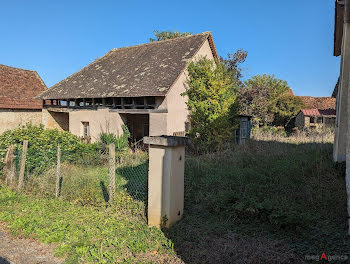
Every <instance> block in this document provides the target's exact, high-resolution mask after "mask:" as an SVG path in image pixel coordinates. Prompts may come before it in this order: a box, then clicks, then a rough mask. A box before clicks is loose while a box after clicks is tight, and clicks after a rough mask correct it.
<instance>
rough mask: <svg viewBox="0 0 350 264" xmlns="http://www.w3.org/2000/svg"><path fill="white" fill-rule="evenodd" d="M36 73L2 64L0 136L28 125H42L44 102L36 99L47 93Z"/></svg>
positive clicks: (0, 71)
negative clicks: (7, 131)
mask: <svg viewBox="0 0 350 264" xmlns="http://www.w3.org/2000/svg"><path fill="white" fill-rule="evenodd" d="M46 90H47V88H46V85H45V83H44V82H43V81H42V79H41V78H40V76H39V75H38V73H37V72H36V71H29V70H23V69H19V68H14V67H10V66H6V65H1V64H0V134H1V133H2V132H4V131H6V130H10V129H15V128H17V127H20V126H23V125H25V124H27V123H31V124H33V125H40V124H41V123H42V113H41V112H42V108H43V102H42V100H37V99H34V98H35V97H36V96H38V95H39V94H41V93H42V92H43V91H46Z"/></svg>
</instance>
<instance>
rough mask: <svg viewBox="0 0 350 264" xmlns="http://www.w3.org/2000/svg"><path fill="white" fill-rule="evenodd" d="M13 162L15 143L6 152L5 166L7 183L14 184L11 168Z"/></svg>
mask: <svg viewBox="0 0 350 264" xmlns="http://www.w3.org/2000/svg"><path fill="white" fill-rule="evenodd" d="M12 163H13V145H11V146H9V148H8V149H7V152H6V156H5V162H4V164H5V166H4V173H5V176H6V183H7V184H12V182H13V177H12V175H11V168H12Z"/></svg>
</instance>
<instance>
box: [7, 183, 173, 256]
mask: <svg viewBox="0 0 350 264" xmlns="http://www.w3.org/2000/svg"><path fill="white" fill-rule="evenodd" d="M0 221H3V222H6V223H7V224H8V226H9V227H10V228H11V230H13V232H15V234H16V233H17V234H19V233H20V234H22V235H24V236H28V237H34V238H38V239H39V240H40V241H42V242H45V243H57V248H56V254H57V255H58V256H62V257H65V258H66V262H67V263H78V262H79V263H80V262H83V263H85V262H89V263H115V262H118V263H137V262H139V258H138V256H144V255H145V254H146V255H147V254H148V255H150V256H152V258H154V257H153V255H152V253H151V252H154V251H157V254H158V255H159V256H162V255H169V256H170V257H174V251H173V244H172V242H171V241H170V240H168V239H167V238H166V237H165V236H164V235H163V233H162V232H161V231H160V230H159V229H156V228H149V227H148V226H147V225H146V224H145V223H144V222H142V221H130V218H129V217H128V216H125V215H123V214H121V213H120V212H118V211H117V210H115V209H113V207H107V208H96V207H92V206H80V205H76V204H73V203H71V202H66V201H58V200H55V199H51V198H36V197H33V196H28V195H22V194H17V193H15V192H13V191H11V190H9V189H8V188H6V187H1V188H0ZM143 258H144V257H143ZM142 262H148V261H147V258H146V260H145V261H142Z"/></svg>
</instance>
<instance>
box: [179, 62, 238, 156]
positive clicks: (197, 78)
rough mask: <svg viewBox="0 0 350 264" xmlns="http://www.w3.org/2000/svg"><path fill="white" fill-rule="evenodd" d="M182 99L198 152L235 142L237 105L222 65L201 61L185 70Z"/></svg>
mask: <svg viewBox="0 0 350 264" xmlns="http://www.w3.org/2000/svg"><path fill="white" fill-rule="evenodd" d="M188 75H189V77H188V81H187V89H186V92H185V93H183V95H184V96H187V97H188V101H187V106H188V109H189V110H190V122H191V129H190V131H189V134H190V136H191V137H192V138H193V142H194V145H195V147H196V149H197V151H198V152H204V151H215V150H217V149H220V148H222V147H224V145H225V144H226V143H229V142H230V141H232V140H233V139H234V136H233V133H234V131H235V129H236V128H237V116H238V111H239V108H238V104H237V100H236V91H237V87H236V85H237V84H236V82H235V81H234V80H233V79H232V78H230V75H229V74H227V69H226V67H225V65H224V64H222V63H220V62H216V63H215V62H214V61H212V60H209V59H207V58H201V59H199V60H198V61H196V62H192V63H190V65H189V66H188Z"/></svg>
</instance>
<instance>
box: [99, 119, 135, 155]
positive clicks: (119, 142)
mask: <svg viewBox="0 0 350 264" xmlns="http://www.w3.org/2000/svg"><path fill="white" fill-rule="evenodd" d="M122 129H123V134H121V135H118V136H116V135H114V134H113V133H101V134H100V141H101V143H102V145H103V146H102V148H103V149H104V150H107V148H108V145H109V144H112V143H114V144H115V149H116V151H123V150H126V149H127V148H128V147H129V138H130V132H129V129H128V127H127V126H126V125H123V126H122Z"/></svg>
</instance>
